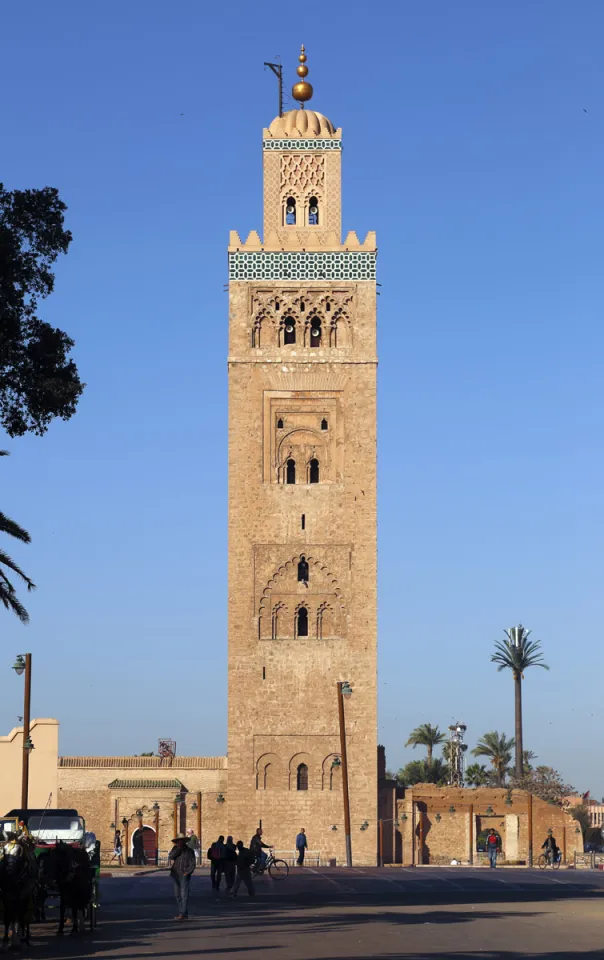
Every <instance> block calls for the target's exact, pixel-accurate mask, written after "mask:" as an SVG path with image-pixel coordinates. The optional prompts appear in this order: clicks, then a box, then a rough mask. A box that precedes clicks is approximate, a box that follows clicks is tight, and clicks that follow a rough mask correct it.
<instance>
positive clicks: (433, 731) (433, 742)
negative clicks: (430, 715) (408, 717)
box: [405, 723, 447, 764]
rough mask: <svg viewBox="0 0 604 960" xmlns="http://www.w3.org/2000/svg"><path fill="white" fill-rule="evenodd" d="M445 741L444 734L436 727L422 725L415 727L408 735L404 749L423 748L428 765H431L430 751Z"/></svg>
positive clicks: (426, 724)
mask: <svg viewBox="0 0 604 960" xmlns="http://www.w3.org/2000/svg"><path fill="white" fill-rule="evenodd" d="M446 739H447V735H446V734H445V733H441V731H440V730H439V729H438V725H437V726H435V727H433V726H432V724H431V723H422V724H421V725H420V726H419V727H416V728H415V730H413V731H412V732H411V733H410V734H409V739H408V740H407V742H406V744H405V746H406V747H413V748H414V749H415V747H417V746H420V747H425V748H426V750H427V751H428V756H427V760H428V763H429V764H431V763H432V751H433V750H434V747H437V746H438V744H439V743H443V742H444V741H445V740H446Z"/></svg>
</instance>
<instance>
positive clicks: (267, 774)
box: [263, 763, 273, 790]
mask: <svg viewBox="0 0 604 960" xmlns="http://www.w3.org/2000/svg"><path fill="white" fill-rule="evenodd" d="M272 773H273V765H272V763H267V765H266V766H265V768H264V784H263V786H264V789H265V790H269V789H270V787H271V786H272V783H273V777H272Z"/></svg>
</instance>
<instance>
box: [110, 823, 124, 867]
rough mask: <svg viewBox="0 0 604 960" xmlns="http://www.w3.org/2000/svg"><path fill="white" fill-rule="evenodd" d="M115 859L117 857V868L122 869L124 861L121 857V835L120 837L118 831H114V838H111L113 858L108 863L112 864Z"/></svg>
mask: <svg viewBox="0 0 604 960" xmlns="http://www.w3.org/2000/svg"><path fill="white" fill-rule="evenodd" d="M116 857H117V865H118V867H123V866H124V860H123V857H122V835H121V833H120V831H119V830H116V831H115V836H114V838H113V856H112V858H111V860H110V861H109V863H113V861H114V860H115V859H116Z"/></svg>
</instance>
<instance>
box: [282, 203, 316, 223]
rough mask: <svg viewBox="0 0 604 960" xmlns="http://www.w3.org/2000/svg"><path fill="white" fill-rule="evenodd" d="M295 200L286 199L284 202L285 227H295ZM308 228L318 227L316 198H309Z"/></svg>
mask: <svg viewBox="0 0 604 960" xmlns="http://www.w3.org/2000/svg"><path fill="white" fill-rule="evenodd" d="M296 213H297V210H296V198H295V197H288V198H287V200H286V201H285V225H286V226H287V227H295V226H296V219H297V217H296ZM308 226H309V227H318V226H319V201H318V200H317V198H316V197H311V198H310V200H309V201H308Z"/></svg>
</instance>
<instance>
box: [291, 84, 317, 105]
mask: <svg viewBox="0 0 604 960" xmlns="http://www.w3.org/2000/svg"><path fill="white" fill-rule="evenodd" d="M312 93H313V90H312V85H311V84H310V83H308V82H307V81H306V80H301V81H300V83H294V85H293V87H292V97H293V98H294V100H299V101H300V103H306V101H307V100H310V98H311V97H312Z"/></svg>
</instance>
